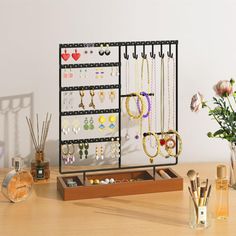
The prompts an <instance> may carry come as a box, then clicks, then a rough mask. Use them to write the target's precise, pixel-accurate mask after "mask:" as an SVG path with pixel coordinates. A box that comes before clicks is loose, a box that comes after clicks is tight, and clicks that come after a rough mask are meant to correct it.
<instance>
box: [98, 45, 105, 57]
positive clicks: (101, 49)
mask: <svg viewBox="0 0 236 236" xmlns="http://www.w3.org/2000/svg"><path fill="white" fill-rule="evenodd" d="M98 53H99V55H100V56H103V55H104V53H105V51H104V49H103V44H101V45H100V50H99V52H98Z"/></svg>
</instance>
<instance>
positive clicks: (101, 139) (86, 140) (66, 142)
mask: <svg viewBox="0 0 236 236" xmlns="http://www.w3.org/2000/svg"><path fill="white" fill-rule="evenodd" d="M119 140H120V138H119V137H107V138H89V139H76V140H63V141H61V144H72V143H73V144H77V143H100V142H111V141H119Z"/></svg>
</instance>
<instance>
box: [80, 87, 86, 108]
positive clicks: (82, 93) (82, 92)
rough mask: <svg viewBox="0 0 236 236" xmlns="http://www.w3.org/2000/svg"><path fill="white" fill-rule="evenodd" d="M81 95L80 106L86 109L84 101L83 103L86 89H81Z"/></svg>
mask: <svg viewBox="0 0 236 236" xmlns="http://www.w3.org/2000/svg"><path fill="white" fill-rule="evenodd" d="M79 95H80V104H79V108H80V107H81V108H82V109H84V108H85V107H84V103H83V97H84V91H83V90H81V91H79Z"/></svg>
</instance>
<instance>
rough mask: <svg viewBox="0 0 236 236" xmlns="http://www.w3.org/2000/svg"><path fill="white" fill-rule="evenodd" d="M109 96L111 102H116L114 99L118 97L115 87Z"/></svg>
mask: <svg viewBox="0 0 236 236" xmlns="http://www.w3.org/2000/svg"><path fill="white" fill-rule="evenodd" d="M109 98H110V100H111V102H114V100H115V98H116V93H115V91H114V90H113V89H112V90H111V91H110V94H109Z"/></svg>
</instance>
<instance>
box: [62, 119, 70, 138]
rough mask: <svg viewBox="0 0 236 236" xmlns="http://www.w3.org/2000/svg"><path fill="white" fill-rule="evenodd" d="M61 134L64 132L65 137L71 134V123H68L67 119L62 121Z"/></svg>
mask: <svg viewBox="0 0 236 236" xmlns="http://www.w3.org/2000/svg"><path fill="white" fill-rule="evenodd" d="M61 132H62V133H63V134H64V135H67V134H68V133H69V132H70V128H69V121H68V120H67V119H63V121H62V128H61Z"/></svg>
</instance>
